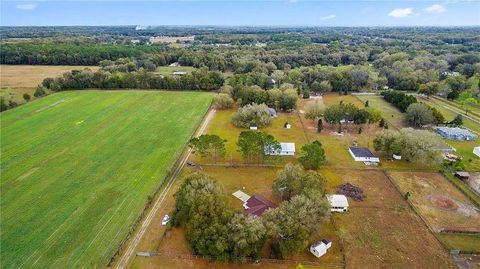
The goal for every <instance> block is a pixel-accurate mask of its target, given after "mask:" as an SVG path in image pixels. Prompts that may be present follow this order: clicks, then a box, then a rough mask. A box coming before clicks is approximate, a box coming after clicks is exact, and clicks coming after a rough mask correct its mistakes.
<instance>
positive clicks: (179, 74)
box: [172, 71, 187, 76]
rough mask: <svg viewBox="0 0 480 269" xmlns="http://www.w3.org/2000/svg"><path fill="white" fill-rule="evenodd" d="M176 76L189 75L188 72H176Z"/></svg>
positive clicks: (174, 73)
mask: <svg viewBox="0 0 480 269" xmlns="http://www.w3.org/2000/svg"><path fill="white" fill-rule="evenodd" d="M172 74H173V75H174V76H184V75H186V74H187V72H184V71H175V72H173V73H172Z"/></svg>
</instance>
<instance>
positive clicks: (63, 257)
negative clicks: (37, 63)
mask: <svg viewBox="0 0 480 269" xmlns="http://www.w3.org/2000/svg"><path fill="white" fill-rule="evenodd" d="M211 97H212V95H210V94H205V93H187V92H155V91H76V92H61V93H57V94H53V95H50V96H47V97H45V98H41V99H39V100H36V101H34V102H31V103H29V104H27V105H24V106H21V107H18V108H14V109H12V110H9V111H6V112H3V113H2V117H1V125H2V129H1V136H2V140H1V173H2V177H1V185H0V186H1V189H2V199H1V202H0V206H1V211H2V219H1V237H2V241H1V244H2V248H1V256H2V268H18V267H22V266H23V267H26V268H74V267H77V268H78V267H81V268H95V267H102V266H105V265H106V264H107V263H108V261H109V259H110V258H111V257H112V256H113V254H114V253H115V251H116V250H117V247H118V246H119V244H120V242H121V241H122V240H123V239H124V238H125V236H126V235H127V233H128V230H129V228H130V226H131V225H132V224H133V222H134V221H135V220H136V218H137V217H138V216H139V215H140V213H141V212H142V209H143V208H144V206H145V204H146V201H147V199H148V197H149V196H150V195H152V194H153V193H154V191H155V190H156V189H157V188H158V187H159V186H160V184H161V183H162V181H163V180H164V178H165V176H166V174H167V171H168V170H169V169H170V167H171V165H172V164H173V162H174V161H175V160H176V157H177V156H178V155H179V154H180V153H181V151H182V148H183V145H184V144H185V142H186V141H187V140H188V138H189V137H190V136H191V134H192V132H193V131H194V129H195V128H196V126H197V124H198V123H199V121H200V120H201V118H202V116H203V115H204V113H205V112H206V110H207V109H208V107H209V105H210V101H211ZM180 115H181V116H180ZM20 212H21V213H20Z"/></svg>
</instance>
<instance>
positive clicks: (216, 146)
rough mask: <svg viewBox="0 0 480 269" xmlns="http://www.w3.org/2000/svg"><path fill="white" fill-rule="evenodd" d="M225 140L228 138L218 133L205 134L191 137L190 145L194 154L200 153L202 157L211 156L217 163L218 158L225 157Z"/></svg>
mask: <svg viewBox="0 0 480 269" xmlns="http://www.w3.org/2000/svg"><path fill="white" fill-rule="evenodd" d="M225 142H226V140H224V139H222V138H220V137H219V136H218V135H214V134H205V135H201V136H199V137H194V138H192V139H190V141H189V142H188V146H189V147H190V148H191V149H192V150H193V153H194V154H198V155H200V157H202V158H206V157H211V158H212V159H213V162H214V163H216V162H217V158H223V157H225V153H226V150H225Z"/></svg>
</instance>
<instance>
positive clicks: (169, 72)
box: [155, 66, 195, 76]
mask: <svg viewBox="0 0 480 269" xmlns="http://www.w3.org/2000/svg"><path fill="white" fill-rule="evenodd" d="M193 70H195V67H192V66H159V67H157V70H156V72H155V73H157V74H160V75H163V76H173V72H187V73H191V72H192V71H193Z"/></svg>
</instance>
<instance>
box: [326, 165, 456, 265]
mask: <svg viewBox="0 0 480 269" xmlns="http://www.w3.org/2000/svg"><path fill="white" fill-rule="evenodd" d="M334 173H335V174H336V176H337V177H339V178H341V179H343V182H344V183H346V182H350V183H352V184H354V185H356V186H358V187H360V188H361V189H362V190H363V192H364V194H365V196H366V198H365V199H364V201H362V202H355V201H353V200H352V199H349V203H350V209H349V211H348V212H347V213H343V214H334V221H335V222H336V224H337V226H338V230H337V233H338V234H339V235H340V237H342V238H343V240H344V246H345V256H346V266H347V268H407V267H411V268H453V265H452V262H451V260H450V258H449V257H448V254H447V253H446V251H445V250H444V249H443V248H442V246H441V245H440V244H439V243H438V241H436V239H435V237H434V236H433V235H432V234H431V233H430V231H429V230H428V229H427V228H426V227H425V225H424V224H423V223H422V222H421V220H420V218H419V217H418V216H417V215H416V214H415V212H413V211H412V210H411V209H410V208H409V207H408V204H407V203H406V202H405V201H404V200H403V198H402V197H401V195H400V194H399V193H398V192H397V190H396V189H395V187H394V185H393V184H392V183H391V182H390V181H389V179H388V178H387V177H386V175H385V174H384V173H383V172H382V171H376V170H350V169H349V170H346V169H341V170H334ZM426 253H428V254H426ZM367 264H368V266H366V265H367Z"/></svg>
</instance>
